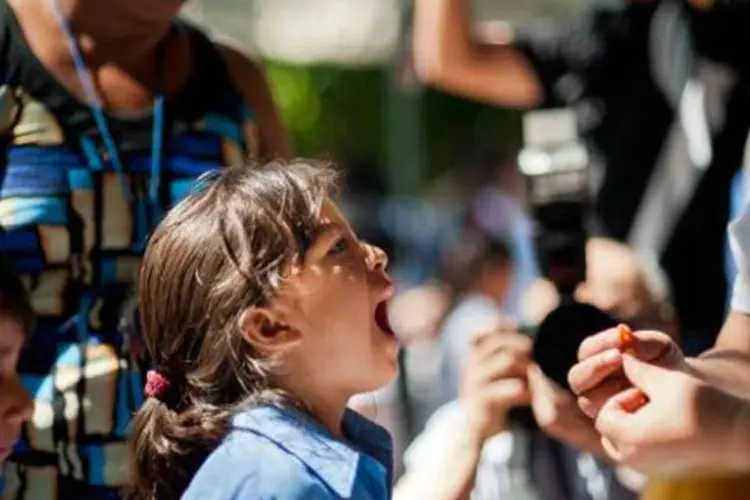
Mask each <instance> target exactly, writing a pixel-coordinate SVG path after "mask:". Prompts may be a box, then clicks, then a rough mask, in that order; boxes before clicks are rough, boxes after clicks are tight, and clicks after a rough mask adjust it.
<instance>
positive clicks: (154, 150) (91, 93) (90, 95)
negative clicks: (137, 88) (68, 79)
mask: <svg viewBox="0 0 750 500" xmlns="http://www.w3.org/2000/svg"><path fill="white" fill-rule="evenodd" d="M52 4H53V7H54V10H55V15H56V17H57V21H58V23H59V25H60V28H61V29H62V31H63V34H64V35H65V38H66V41H67V43H68V49H69V50H70V55H71V56H72V57H73V63H74V64H75V67H76V72H77V73H78V78H79V79H80V81H81V84H82V85H83V89H84V91H85V93H86V98H87V101H88V105H89V108H90V109H91V112H92V114H93V116H94V120H95V122H96V127H97V129H98V130H99V133H100V134H101V136H102V140H103V141H104V146H105V147H106V148H107V152H108V153H109V156H110V159H111V161H112V165H113V167H114V169H115V172H116V173H117V178H118V180H119V182H120V187H121V189H122V192H123V194H124V196H125V199H127V200H129V201H130V200H132V194H131V192H130V186H129V184H128V182H127V180H126V178H125V174H124V168H123V164H122V159H121V157H120V151H119V149H118V148H117V145H116V144H115V140H114V138H113V137H112V132H111V131H110V128H109V124H108V122H107V117H106V115H105V114H104V109H103V107H102V104H101V101H100V99H99V96H98V95H97V93H96V89H95V88H94V82H93V79H92V77H91V72H90V71H89V69H88V67H87V66H86V62H85V61H84V59H83V56H82V55H81V50H80V48H79V47H78V43H77V42H76V38H75V35H74V34H73V30H72V29H71V26H70V22H69V21H68V19H67V18H66V17H65V13H64V12H63V10H62V6H61V5H60V0H53V1H52ZM165 41H166V38H165V39H164V40H163V41H162V42H161V44H160V47H159V53H158V56H157V57H158V58H157V62H158V68H159V69H158V71H159V85H158V87H159V88H158V91H157V93H156V97H155V99H154V108H153V114H154V118H153V128H152V131H151V179H150V185H149V198H150V199H151V202H152V203H153V204H154V205H155V206H156V205H158V200H159V177H160V173H161V160H162V153H163V145H164V144H163V143H164V120H165V118H164V94H163V92H162V89H163V81H162V80H163V71H162V68H163V64H162V62H163V59H164V52H165V51H164V49H165V45H166V44H165V43H164V42H165Z"/></svg>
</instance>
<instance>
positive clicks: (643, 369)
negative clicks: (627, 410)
mask: <svg viewBox="0 0 750 500" xmlns="http://www.w3.org/2000/svg"><path fill="white" fill-rule="evenodd" d="M622 368H623V371H624V372H625V376H626V377H627V379H628V380H629V381H630V383H632V384H633V385H634V386H635V387H637V388H638V389H640V390H641V391H643V392H644V393H646V394H647V395H650V394H651V393H652V392H653V391H654V390H656V388H657V386H658V384H660V383H661V382H662V381H663V380H664V377H666V376H669V374H670V370H667V369H666V368H662V367H661V366H658V365H655V364H653V363H648V362H646V361H641V360H640V359H639V358H637V357H636V356H633V355H632V354H627V353H625V354H623V357H622Z"/></svg>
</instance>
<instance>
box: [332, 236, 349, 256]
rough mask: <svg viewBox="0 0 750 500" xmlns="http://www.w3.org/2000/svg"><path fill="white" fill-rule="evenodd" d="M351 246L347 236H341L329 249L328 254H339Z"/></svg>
mask: <svg viewBox="0 0 750 500" xmlns="http://www.w3.org/2000/svg"><path fill="white" fill-rule="evenodd" d="M347 248H349V242H348V241H347V239H346V238H341V239H340V240H338V241H337V242H336V243H334V245H333V246H332V247H331V248H330V249H329V250H328V255H338V254H340V253H343V252H345V251H346V249H347Z"/></svg>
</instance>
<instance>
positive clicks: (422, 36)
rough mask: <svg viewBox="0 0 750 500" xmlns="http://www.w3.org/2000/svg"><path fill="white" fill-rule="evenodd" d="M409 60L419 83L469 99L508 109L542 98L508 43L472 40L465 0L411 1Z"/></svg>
mask: <svg viewBox="0 0 750 500" xmlns="http://www.w3.org/2000/svg"><path fill="white" fill-rule="evenodd" d="M511 38H512V35H511ZM414 64H415V68H416V71H417V74H418V75H419V77H420V78H421V79H422V80H423V81H425V82H427V83H429V84H431V85H434V86H436V87H438V88H441V89H443V90H446V91H449V92H453V93H456V94H459V95H462V96H464V97H468V98H471V99H476V100H480V101H485V102H488V103H491V104H495V105H497V106H503V107H513V108H531V107H535V106H539V105H540V104H541V103H542V101H543V99H544V96H543V90H542V84H541V82H540V81H539V79H538V78H537V76H536V74H535V72H534V70H533V68H532V67H531V66H530V65H529V63H528V61H527V60H526V58H525V57H524V56H523V55H522V54H521V53H520V52H519V51H517V50H516V48H515V47H514V46H513V45H512V44H490V43H482V42H479V41H476V40H474V39H473V36H472V29H471V15H470V12H469V6H468V2H467V1H466V0H416V2H415V19H414Z"/></svg>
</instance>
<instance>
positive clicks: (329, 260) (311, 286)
mask: <svg viewBox="0 0 750 500" xmlns="http://www.w3.org/2000/svg"><path fill="white" fill-rule="evenodd" d="M321 222H322V230H321V231H320V234H319V236H318V237H317V239H316V241H315V242H314V243H313V245H312V247H311V248H310V250H309V251H308V252H307V254H306V256H305V259H304V264H303V265H302V267H301V269H300V272H299V273H298V274H297V275H296V276H295V277H294V278H292V279H291V280H290V281H291V283H290V285H291V286H290V287H289V289H288V294H286V295H287V297H286V298H287V300H288V301H291V303H292V304H293V306H292V307H290V308H289V309H290V310H291V313H290V316H289V323H290V324H291V326H292V327H293V328H294V329H296V330H298V331H299V332H300V335H301V342H300V343H299V344H298V345H297V346H296V347H295V348H294V352H291V353H289V355H290V357H292V358H293V361H292V362H290V363H287V365H288V366H290V367H292V369H294V370H299V373H304V376H305V377H309V379H310V383H311V384H315V385H318V386H326V387H331V388H335V389H333V390H337V391H340V392H345V393H352V394H354V393H359V392H365V391H370V390H374V389H376V388H378V387H381V386H383V385H385V384H387V383H389V382H390V381H392V380H393V378H394V377H395V375H396V373H397V366H398V364H397V354H398V342H397V340H396V339H395V337H394V335H393V334H392V331H390V327H389V326H388V325H387V324H386V325H384V324H382V321H383V320H382V315H380V317H379V315H378V308H379V307H380V308H383V307H385V301H387V300H388V299H389V298H390V297H391V296H392V294H393V285H392V283H391V281H390V279H389V278H388V276H387V274H386V272H385V266H386V265H387V258H386V256H385V254H384V252H383V251H382V250H381V249H379V248H375V247H373V246H371V245H368V244H366V243H364V242H362V241H360V240H359V239H358V238H357V237H356V235H355V234H354V233H353V231H352V229H351V227H350V226H349V223H348V222H347V221H346V219H345V218H344V217H343V215H342V214H341V212H340V211H339V209H338V208H337V207H336V205H334V204H333V203H332V202H326V203H325V204H324V206H323V208H322V212H321ZM376 318H379V319H376Z"/></svg>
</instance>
